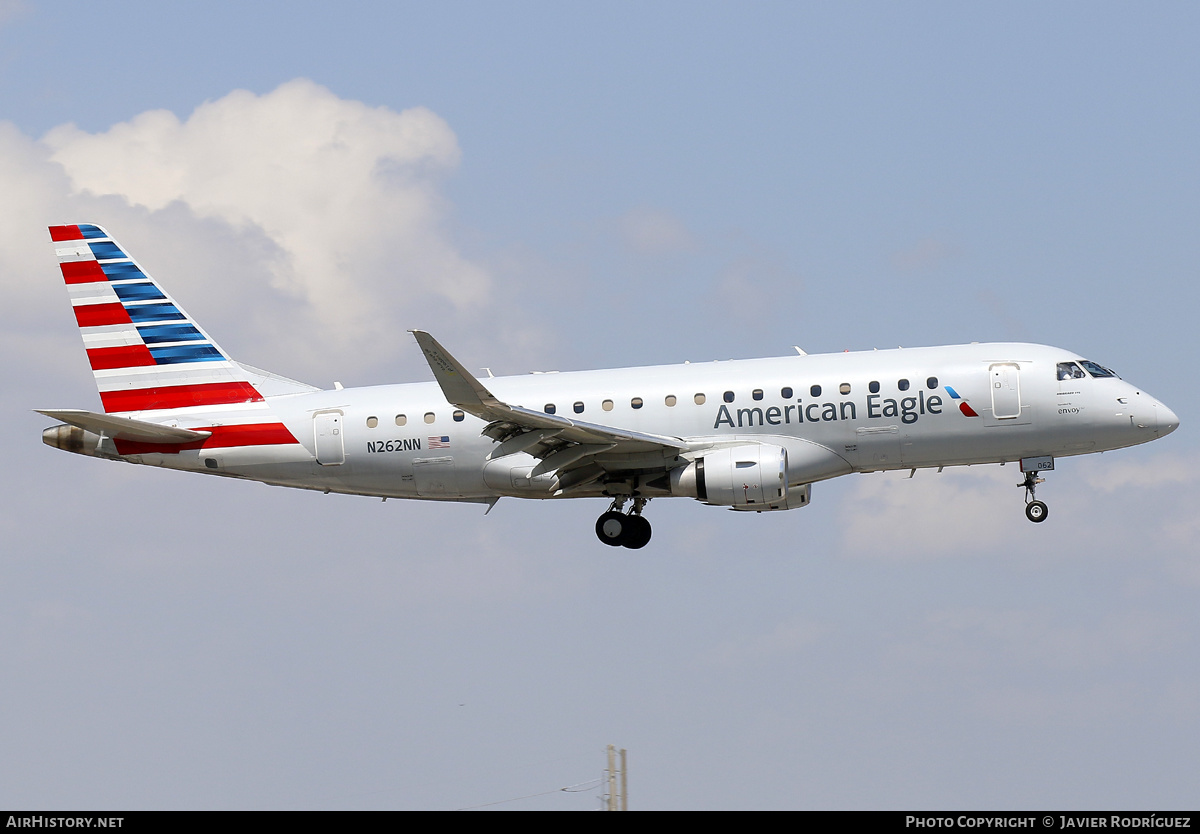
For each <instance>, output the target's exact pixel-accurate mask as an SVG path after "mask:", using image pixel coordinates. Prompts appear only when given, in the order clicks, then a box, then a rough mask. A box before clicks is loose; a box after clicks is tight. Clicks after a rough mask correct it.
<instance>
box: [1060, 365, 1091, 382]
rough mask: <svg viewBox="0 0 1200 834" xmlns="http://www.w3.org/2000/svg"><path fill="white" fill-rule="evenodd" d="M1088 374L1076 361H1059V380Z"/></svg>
mask: <svg viewBox="0 0 1200 834" xmlns="http://www.w3.org/2000/svg"><path fill="white" fill-rule="evenodd" d="M1085 376H1086V374H1085V373H1084V372H1083V368H1081V367H1079V366H1078V365H1076V364H1075V363H1074V362H1059V363H1058V378H1059V380H1060V381H1061V380H1066V379H1083V378H1084V377H1085Z"/></svg>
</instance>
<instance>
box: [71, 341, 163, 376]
mask: <svg viewBox="0 0 1200 834" xmlns="http://www.w3.org/2000/svg"><path fill="white" fill-rule="evenodd" d="M87 355H88V361H89V362H91V363H92V370H93V371H104V370H108V369H109V368H137V367H141V366H143V365H153V364H155V361H154V356H153V355H151V353H150V349H149V348H148V347H146V346H145V345H120V346H119V347H106V348H92V349H91V350H89V351H88V352H87Z"/></svg>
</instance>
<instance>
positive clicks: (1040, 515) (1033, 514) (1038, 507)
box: [1025, 501, 1050, 524]
mask: <svg viewBox="0 0 1200 834" xmlns="http://www.w3.org/2000/svg"><path fill="white" fill-rule="evenodd" d="M1049 512H1050V511H1049V510H1048V509H1047V508H1046V505H1045V504H1043V503H1042V502H1041V501H1030V502H1029V503H1028V504H1026V505H1025V517H1026V518H1028V519H1029V520H1030V521H1032V522H1034V523H1038V524H1040V523H1041V522H1043V521H1045V520H1046V516H1047V515H1048V514H1049Z"/></svg>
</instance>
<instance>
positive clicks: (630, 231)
mask: <svg viewBox="0 0 1200 834" xmlns="http://www.w3.org/2000/svg"><path fill="white" fill-rule="evenodd" d="M618 225H619V229H620V233H621V239H622V240H624V242H625V245H626V246H628V247H629V248H630V249H632V250H633V251H634V252H636V253H637V254H639V255H670V254H675V253H677V252H685V251H688V250H690V249H694V248H695V247H696V240H695V238H694V237H693V236H692V233H691V232H690V231H688V228H687V226H685V225H684V223H683V221H682V220H680V219H679V218H678V217H676V216H675V215H673V214H671V213H670V212H667V211H662V210H660V209H652V208H645V207H643V208H635V209H633V210H632V211H629V212H627V213H626V214H625V215H624V216H622V217H621V219H620V221H619V224H618Z"/></svg>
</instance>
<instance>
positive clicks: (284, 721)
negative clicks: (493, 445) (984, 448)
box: [0, 0, 1200, 810]
mask: <svg viewBox="0 0 1200 834" xmlns="http://www.w3.org/2000/svg"><path fill="white" fill-rule="evenodd" d="M1197 31H1200V8H1198V7H1196V5H1195V4H1191V3H1184V2H1158V3H1153V4H1142V5H1133V4H1125V3H1107V2H1093V3H1076V2H1062V3H1054V4H1046V3H1025V2H1013V3H1005V4H990V5H989V4H960V3H949V2H946V3H939V2H917V3H908V4H894V3H882V2H860V3H839V4H831V3H805V2H787V3H767V2H752V3H739V4H733V3H713V2H688V3H670V2H651V3H645V2H639V3H632V2H616V0H614V1H613V2H606V3H600V4H594V3H589V4H584V3H578V2H565V3H564V2H553V3H551V2H545V3H538V2H513V3H504V4H499V3H487V2H477V3H476V2H446V3H437V4H429V3H405V2H399V3H369V2H364V3H343V4H319V3H306V2H289V3H272V2H263V3H255V4H244V3H228V2H220V1H219V0H210V2H206V3H203V4H200V3H194V4H193V3H189V4H152V3H135V2H120V1H119V0H118V2H112V3H106V4H103V5H102V6H96V5H94V4H83V3H74V2H59V3H53V4H50V3H44V2H38V0H0V195H3V197H2V198H0V290H2V291H3V294H4V297H5V299H6V302H5V303H4V304H0V350H2V355H3V356H5V357H6V358H7V360H8V361H7V371H8V373H7V380H8V382H7V384H6V385H5V386H4V393H0V414H2V415H3V419H4V421H5V423H6V425H7V426H8V431H7V432H5V433H4V434H3V436H2V438H0V453H2V455H3V460H4V471H5V473H6V477H5V478H4V479H3V481H0V533H2V539H0V540H2V541H3V542H4V545H3V547H2V548H0V668H3V669H4V670H5V671H4V675H3V677H2V681H0V751H3V752H2V753H0V805H2V806H5V807H22V808H35V809H36V808H40V809H60V810H71V809H92V810H98V809H110V808H111V809H117V810H121V809H125V810H130V809H143V808H145V809H436V810H452V809H465V808H481V809H483V810H594V809H596V808H598V807H599V805H600V801H599V796H600V794H601V793H602V788H601V787H598V780H599V778H600V777H601V776H602V775H603V768H604V766H605V753H604V750H605V746H606V745H608V744H615V745H617V746H618V747H623V748H625V749H627V750H628V762H629V774H628V779H629V806H630V808H631V809H634V810H648V809H766V808H787V809H922V810H930V809H1000V810H1003V809H1014V810H1029V809H1038V808H1060V809H1113V810H1117V809H1128V810H1155V809H1167V808H1176V809H1177V808H1181V807H1183V808H1187V807H1194V805H1195V797H1196V793H1195V786H1196V784H1197V783H1198V782H1200V760H1198V759H1197V755H1196V750H1197V748H1198V746H1200V744H1198V743H1200V637H1198V635H1200V605H1198V604H1197V602H1198V596H1200V554H1198V553H1197V546H1196V542H1197V540H1198V539H1200V521H1198V520H1197V516H1196V513H1195V509H1194V508H1195V506H1196V504H1197V502H1198V501H1200V449H1198V447H1197V441H1196V439H1195V438H1196V435H1195V432H1194V428H1193V425H1194V422H1195V420H1196V415H1197V414H1198V413H1200V397H1198V396H1197V392H1196V387H1195V385H1194V384H1192V383H1193V382H1194V377H1195V374H1194V371H1193V368H1194V366H1193V364H1192V363H1193V362H1195V361H1197V358H1198V354H1200V350H1198V346H1200V337H1198V336H1197V332H1196V328H1195V326H1194V315H1195V310H1196V309H1197V308H1200V281H1198V280H1197V279H1198V278H1200V275H1198V272H1200V235H1197V233H1196V229H1197V227H1198V225H1200V154H1198V152H1197V148H1200V109H1198V108H1197V107H1196V102H1197V101H1198V100H1200V52H1197V50H1196V49H1195V41H1196V33H1197ZM78 222H90V223H99V224H101V225H104V226H105V227H106V228H108V229H109V230H110V231H111V232H112V233H113V234H114V236H116V237H117V238H118V239H119V240H120V241H121V242H122V243H123V244H125V245H126V246H127V247H128V248H129V249H130V250H131V251H132V252H133V253H134V255H135V257H137V258H138V259H139V261H140V262H141V263H142V264H143V265H145V266H146V267H147V269H148V270H149V271H150V272H152V273H153V274H154V276H155V277H156V278H157V279H158V280H159V281H160V282H162V283H163V285H164V286H165V287H166V288H167V290H168V292H170V293H171V294H172V295H173V296H174V297H176V298H177V299H178V300H179V301H180V302H181V303H182V304H183V305H184V306H186V308H187V309H188V311H189V312H190V313H191V314H192V315H193V316H195V317H196V318H197V320H198V321H200V323H201V324H202V326H203V327H204V328H205V329H206V330H207V331H209V332H210V333H211V334H212V335H213V336H214V337H215V338H216V339H217V340H219V341H220V343H221V344H222V346H223V347H225V348H226V349H227V350H228V351H229V352H230V353H232V354H233V355H234V356H235V357H236V358H238V359H239V360H241V361H244V362H247V363H249V364H252V365H256V366H259V367H265V368H269V369H271V370H273V371H275V372H278V373H282V374H285V375H287V376H291V377H294V378H297V379H301V380H304V381H306V382H310V383H312V384H315V385H319V386H322V387H332V385H333V382H334V381H335V380H336V381H339V382H341V383H342V384H344V385H347V386H350V385H367V384H379V383H391V382H409V381H414V382H419V381H426V380H428V379H429V371H428V368H427V366H426V365H425V363H424V361H423V359H422V357H421V354H420V351H419V349H418V348H417V346H416V344H415V342H413V341H412V339H411V337H410V336H409V335H408V333H407V332H406V331H407V330H409V329H410V328H414V327H419V328H422V329H426V330H429V331H431V332H432V333H434V334H435V335H436V336H437V337H438V339H439V340H440V341H442V343H443V344H445V345H446V346H447V348H449V349H450V350H451V351H453V352H454V353H455V355H456V356H458V357H459V358H460V359H461V360H463V362H464V364H466V365H467V366H468V367H471V368H483V367H488V368H491V369H492V370H493V371H494V372H495V373H497V374H504V373H525V372H527V371H530V370H572V369H586V368H602V367H620V366H626V365H647V364H662V363H672V362H681V361H684V360H692V361H700V360H710V359H728V358H743V357H753V356H770V355H784V354H789V353H792V346H793V345H798V346H800V347H802V348H803V349H804V350H806V351H808V352H809V353H816V352H837V351H842V350H846V349H854V350H858V349H870V348H872V347H879V348H888V347H895V346H897V345H903V346H905V347H910V346H918V345H934V344H954V343H961V342H969V341H989V340H1021V341H1034V342H1039V343H1047V344H1054V345H1058V346H1061V347H1063V348H1066V349H1069V350H1072V351H1075V352H1078V353H1080V354H1082V355H1084V356H1087V357H1088V358H1090V359H1093V360H1095V361H1098V362H1100V363H1101V364H1104V365H1106V366H1109V367H1112V368H1113V369H1114V370H1116V371H1117V372H1118V373H1119V374H1121V375H1122V376H1123V377H1124V378H1125V379H1127V380H1130V381H1132V382H1133V383H1134V384H1136V385H1138V386H1140V387H1142V388H1143V389H1144V390H1146V391H1148V392H1149V393H1151V394H1152V395H1154V396H1155V397H1158V398H1159V399H1161V400H1163V401H1164V402H1166V403H1167V405H1169V406H1170V407H1171V408H1172V409H1173V410H1174V411H1175V412H1176V413H1177V414H1178V415H1179V417H1180V419H1181V421H1182V426H1181V428H1180V429H1179V430H1178V431H1177V432H1175V433H1174V434H1173V435H1171V436H1170V437H1169V438H1166V439H1164V440H1161V441H1158V442H1156V443H1154V444H1152V445H1149V446H1142V447H1135V448H1133V449H1127V450H1122V451H1118V452H1113V453H1107V454H1103V455H1092V456H1087V457H1082V458H1073V459H1067V460H1060V461H1058V462H1057V466H1056V470H1055V471H1054V472H1053V473H1052V474H1051V475H1050V476H1049V477H1048V479H1047V483H1046V484H1044V485H1043V486H1041V487H1040V488H1039V491H1038V497H1039V498H1040V499H1042V500H1044V501H1046V502H1047V504H1048V505H1049V508H1050V515H1049V518H1048V520H1047V521H1046V522H1045V523H1044V524H1040V525H1032V524H1030V523H1029V522H1028V521H1027V520H1026V519H1025V517H1024V513H1023V512H1022V493H1021V491H1020V490H1018V489H1017V488H1015V485H1016V483H1017V482H1018V481H1019V480H1020V476H1019V474H1018V473H1016V472H1015V470H1014V469H1013V468H1012V467H972V468H969V469H948V470H946V471H945V472H944V473H942V474H940V475H937V474H934V473H933V472H932V471H922V472H919V473H917V475H916V477H914V478H913V479H911V480H909V479H907V478H906V477H905V476H906V475H907V473H898V474H878V473H877V474H870V475H852V476H848V477H845V478H841V479H838V480H835V481H832V482H824V483H820V484H817V485H815V486H814V488H813V501H812V505H811V506H809V507H805V508H803V509H800V510H794V511H788V512H780V513H766V514H761V515H758V514H741V513H732V512H727V511H724V510H721V509H718V508H714V507H706V506H703V505H701V504H699V503H698V502H695V501H689V500H687V499H676V500H673V501H667V500H659V501H655V502H654V503H653V504H652V505H651V506H650V507H649V508H648V510H647V515H648V517H649V518H650V519H651V520H652V522H653V524H654V539H653V541H652V542H651V543H650V545H649V546H648V547H646V548H645V549H643V550H640V551H629V550H625V549H622V548H608V547H605V546H604V545H602V544H601V543H599V542H598V541H597V540H596V538H595V536H594V534H593V531H592V526H593V524H594V520H595V518H596V516H597V515H598V514H599V513H600V512H602V511H603V510H604V509H605V508H606V506H605V504H604V502H600V501H594V500H593V501H563V502H536V501H520V500H517V499H506V500H502V501H501V502H500V503H499V504H498V505H497V506H496V508H495V509H494V510H493V511H492V512H491V513H490V514H489V515H487V516H486V517H484V515H483V512H482V510H481V508H479V507H478V506H474V505H455V504H446V505H438V504H425V503H422V502H412V503H406V502H403V501H389V502H386V503H382V502H379V501H377V500H373V499H368V498H362V497H350V496H335V495H328V496H326V495H321V494H319V493H308V492H302V491H289V490H283V489H277V488H271V487H267V486H263V485H260V484H251V483H239V482H228V481H226V480H224V479H217V478H205V477H200V476H198V475H188V474H183V473H176V472H167V471H162V470H155V469H151V468H144V467H134V466H125V465H120V464H115V463H111V462H105V461H99V460H94V459H89V458H83V457H79V456H74V455H67V454H64V453H62V452H59V451H57V450H53V449H50V448H49V447H46V446H44V445H43V444H42V443H41V440H40V432H41V430H42V429H43V428H45V427H46V425H48V421H47V419H46V418H44V417H42V416H41V415H38V414H35V413H34V412H33V409H35V408H69V407H74V408H87V409H97V408H98V406H99V399H98V397H97V395H96V393H95V387H94V385H93V383H92V380H91V374H90V372H89V369H88V365H87V362H86V358H85V356H84V354H83V351H82V349H81V343H80V340H79V336H78V335H77V328H76V327H75V324H74V322H73V320H72V318H71V316H70V312H69V309H68V301H67V296H66V293H65V292H64V291H63V287H62V283H61V278H60V277H59V276H58V272H57V269H56V266H55V261H54V257H53V251H52V249H51V247H50V246H49V241H48V235H47V233H46V229H45V227H46V226H47V225H50V224H59V223H78ZM1193 464H1197V465H1193ZM563 788H569V790H561V789H563Z"/></svg>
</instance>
